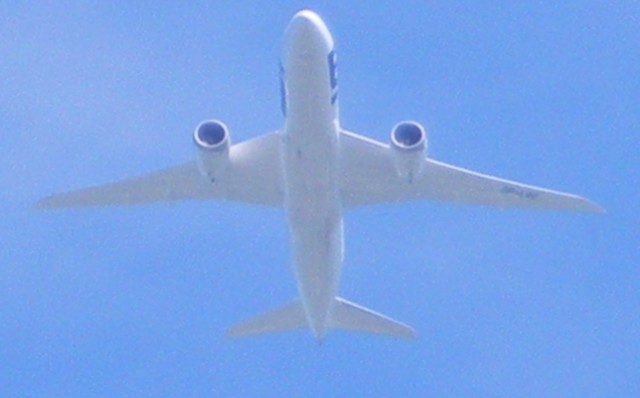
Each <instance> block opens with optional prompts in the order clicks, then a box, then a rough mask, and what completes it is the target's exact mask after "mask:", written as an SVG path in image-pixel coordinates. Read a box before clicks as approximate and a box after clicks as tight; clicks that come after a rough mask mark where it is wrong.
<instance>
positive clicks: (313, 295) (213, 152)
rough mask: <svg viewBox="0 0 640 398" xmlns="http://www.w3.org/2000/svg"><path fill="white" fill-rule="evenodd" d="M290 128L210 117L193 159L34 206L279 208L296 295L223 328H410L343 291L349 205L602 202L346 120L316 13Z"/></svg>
mask: <svg viewBox="0 0 640 398" xmlns="http://www.w3.org/2000/svg"><path fill="white" fill-rule="evenodd" d="M280 93H281V108H282V113H283V115H284V126H283V127H282V128H281V129H280V130H277V131H275V132H272V133H269V134H266V135H263V136H260V137H257V138H253V139H250V140H247V141H244V142H240V143H237V144H233V145H232V144H231V138H230V133H229V129H228V128H227V126H226V125H225V124H224V123H223V122H221V121H219V120H205V121H203V122H202V123H200V124H199V125H198V126H197V127H196V128H195V131H194V133H193V141H194V144H195V147H196V156H195V160H193V161H189V162H187V163H184V164H180V165H177V166H173V167H169V168H167V169H164V170H161V171H157V172H154V173H150V174H147V175H142V176H139V177H134V178H130V179H126V180H122V181H119V182H114V183H110V184H105V185H100V186H95V187H90V188H85V189H80V190H76V191H71V192H67V193H62V194H58V195H53V196H49V197H47V198H44V199H42V200H41V201H40V202H38V203H37V205H36V206H37V207H39V208H75V207H84V206H107V205H135V204H142V203H150V202H168V201H180V200H212V199H218V200H228V201H237V202H244V203H250V204H258V205H266V206H275V207H278V208H284V210H285V214H286V219H287V222H288V227H289V237H290V245H291V249H292V268H293V274H294V276H295V280H296V285H297V291H298V297H297V298H296V299H294V300H293V301H291V302H289V303H287V304H285V305H283V306H281V307H279V308H276V309H275V310H271V311H269V312H267V313H265V314H263V315H260V316H257V317H254V318H252V319H250V320H247V321H244V322H242V323H240V324H238V325H236V326H233V327H231V328H230V329H228V331H227V334H228V335H229V336H248V335H256V334H262V333H268V332H276V331H286V330H292V329H298V328H305V327H308V328H309V329H310V330H311V333H312V335H313V336H314V337H315V339H316V340H317V341H318V342H322V341H323V339H324V338H325V336H326V334H327V331H328V330H330V329H345V330H351V331H360V332H369V333H374V334H381V335H388V336H394V337H400V338H414V337H416V331H415V330H414V329H413V328H412V327H410V326H409V325H407V324H405V323H402V322H399V321H397V320H395V319H392V318H390V317H387V316H385V315H382V314H380V313H378V312H375V311H372V310H370V309H368V308H365V307H363V306H360V305H358V304H355V303H352V302H350V301H347V300H345V299H343V298H341V297H339V296H338V288H339V283H340V277H341V273H342V263H343V259H344V232H343V217H342V214H343V210H344V209H350V208H354V207H358V206H364V205H373V204H381V203H395V202H404V201H411V200H436V201H445V202H460V203H468V204H479V205H485V206H496V207H502V208H505V207H506V208H510V207H519V208H532V209H555V210H570V211H581V212H596V213H597V212H603V209H602V208H601V207H600V206H598V205H597V204H595V203H594V202H591V201H589V200H587V199H585V198H582V197H580V196H577V195H573V194H568V193H563V192H558V191H553V190H549V189H544V188H540V187H535V186H532V185H526V184H522V183H519V182H515V181H509V180H506V179H502V178H497V177H492V176H489V175H485V174H481V173H477V172H474V171H470V170H467V169H463V168H460V167H456V166H452V165H449V164H447V163H443V162H440V161H437V160H434V159H432V158H430V157H428V156H427V133H426V131H425V128H424V127H423V126H422V125H421V124H419V123H418V122H416V121H411V120H408V121H402V122H399V123H398V124H396V125H395V126H394V127H393V128H392V129H391V134H390V140H389V143H388V144H387V143H382V142H379V141H375V140H373V139H370V138H366V137H364V136H361V135H358V134H356V133H354V132H351V131H348V130H346V129H344V128H343V127H342V126H341V125H340V118H339V112H338V80H337V69H336V53H335V51H334V40H333V38H332V35H331V33H330V32H329V29H328V28H327V26H326V24H325V23H324V21H323V20H322V19H321V18H320V16H319V15H318V14H316V13H314V12H313V11H310V10H301V11H299V12H297V13H296V14H295V15H294V16H293V18H292V19H291V21H290V22H289V24H288V26H287V28H286V31H285V35H284V45H283V52H282V59H281V64H280Z"/></svg>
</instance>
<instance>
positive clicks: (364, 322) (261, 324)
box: [227, 297, 416, 339]
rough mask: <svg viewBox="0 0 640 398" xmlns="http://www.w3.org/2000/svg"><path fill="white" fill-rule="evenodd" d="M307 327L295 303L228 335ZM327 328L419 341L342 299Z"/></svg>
mask: <svg viewBox="0 0 640 398" xmlns="http://www.w3.org/2000/svg"><path fill="white" fill-rule="evenodd" d="M305 326H307V319H306V316H305V313H304V309H303V307H302V305H301V303H300V301H299V300H294V301H292V302H290V303H288V304H285V305H284V306H282V307H279V308H276V309H275V310H272V311H269V312H267V313H266V314H263V315H260V316H258V317H255V318H252V319H249V320H247V321H244V322H242V323H240V324H238V325H236V326H233V327H231V328H230V329H228V330H227V335H228V336H230V337H241V336H249V335H254V334H262V333H270V332H278V331H284V330H293V329H298V328H302V327H305ZM327 326H328V327H330V328H333V329H347V330H352V331H359V332H368V333H375V334H384V335H388V336H394V337H401V338H406V339H412V338H415V337H416V331H415V330H414V329H413V328H411V327H410V326H408V325H405V324H404V323H401V322H398V321H396V320H394V319H391V318H389V317H387V316H384V315H382V314H380V313H377V312H374V311H372V310H370V309H368V308H365V307H362V306H359V305H357V304H354V303H352V302H349V301H347V300H345V299H342V298H340V297H336V299H335V301H334V304H333V307H332V311H331V316H330V318H329V324H328V325H327Z"/></svg>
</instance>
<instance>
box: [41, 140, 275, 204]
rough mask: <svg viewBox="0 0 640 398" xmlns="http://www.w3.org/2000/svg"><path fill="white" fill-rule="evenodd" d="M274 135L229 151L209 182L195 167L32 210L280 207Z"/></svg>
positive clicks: (70, 195) (55, 199) (50, 200)
mask: <svg viewBox="0 0 640 398" xmlns="http://www.w3.org/2000/svg"><path fill="white" fill-rule="evenodd" d="M279 142H280V134H279V133H278V132H274V133H271V134H267V135H264V136H261V137H257V138H254V139H251V140H248V141H244V142H241V143H238V144H235V145H233V146H231V148H230V152H229V166H228V168H227V170H226V172H225V174H224V177H222V178H220V179H218V180H216V182H209V181H208V180H207V179H206V178H204V177H202V176H201V174H200V172H199V170H198V166H197V164H196V162H195V161H193V162H188V163H184V164H181V165H178V166H174V167H170V168H168V169H164V170H160V171H157V172H153V173H150V174H146V175H142V176H139V177H134V178H130V179H126V180H123V181H118V182H113V183H110V184H105V185H99V186H95V187H90V188H85V189H80V190H76V191H71V192H67V193H62V194H57V195H53V196H50V197H47V198H44V199H43V200H41V201H40V202H38V203H37V204H36V207H38V208H70V207H85V206H109V205H135V204H141V203H150V202H169V201H178V200H194V199H201V200H202V199H204V200H206V199H222V200H230V201H238V202H246V203H254V204H261V205H268V206H282V205H283V202H284V189H283V175H282V174H283V172H282V168H281V166H280V165H281V161H280V145H279Z"/></svg>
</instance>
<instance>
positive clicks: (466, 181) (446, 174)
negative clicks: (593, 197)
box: [340, 131, 604, 212]
mask: <svg viewBox="0 0 640 398" xmlns="http://www.w3.org/2000/svg"><path fill="white" fill-rule="evenodd" d="M340 139H341V142H340V143H341V151H342V153H341V156H342V159H341V162H342V170H343V175H342V199H343V205H344V206H345V207H353V206H361V205H370V204H377V203H388V202H400V201H407V200H418V199H430V200H438V201H447V202H461V203H470V204H480V205H487V206H497V207H523V208H537V209H557V210H573V211H583V212H602V211H604V210H603V209H602V208H601V207H600V206H598V205H596V204H595V203H593V202H591V201H589V200H587V199H584V198H582V197H580V196H576V195H572V194H568V193H563V192H557V191H552V190H549V189H545V188H539V187H535V186H532V185H526V184H521V183H519V182H515V181H509V180H505V179H501V178H497V177H492V176H489V175H484V174H480V173H476V172H474V171H470V170H465V169H463V168H459V167H456V166H451V165H448V164H446V163H442V162H438V161H435V160H432V159H429V158H426V159H425V160H424V162H425V164H424V169H423V173H422V175H421V176H420V177H419V178H417V179H415V180H414V181H412V182H408V181H405V180H404V179H401V178H400V177H398V175H397V173H396V170H395V168H394V165H393V163H392V159H391V150H390V149H389V147H388V146H387V145H385V144H382V143H381V142H378V141H375V140H371V139H369V138H366V137H362V136H359V135H357V134H354V133H350V132H346V131H344V132H343V134H342V135H341V137H340Z"/></svg>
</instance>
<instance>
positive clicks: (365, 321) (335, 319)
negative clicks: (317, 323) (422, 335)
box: [329, 297, 417, 339]
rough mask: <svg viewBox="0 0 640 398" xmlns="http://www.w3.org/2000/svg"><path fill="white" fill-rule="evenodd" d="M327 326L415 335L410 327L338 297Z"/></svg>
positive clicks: (405, 335)
mask: <svg viewBox="0 0 640 398" xmlns="http://www.w3.org/2000/svg"><path fill="white" fill-rule="evenodd" d="M329 326H330V327H331V328H335V329H347V330H353V331H360V332H368V333H375V334H385V335H389V336H394V337H402V338H406V339H413V338H416V337H417V334H416V331H415V330H414V329H413V328H412V327H410V326H408V325H405V324H404V323H402V322H398V321H396V320H395V319H391V318H389V317H387V316H384V315H382V314H380V313H377V312H375V311H372V310H370V309H368V308H365V307H362V306H360V305H358V304H354V303H352V302H349V301H347V300H345V299H342V298H340V297H337V298H336V301H335V304H334V306H333V312H332V313H331V321H330V324H329Z"/></svg>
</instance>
